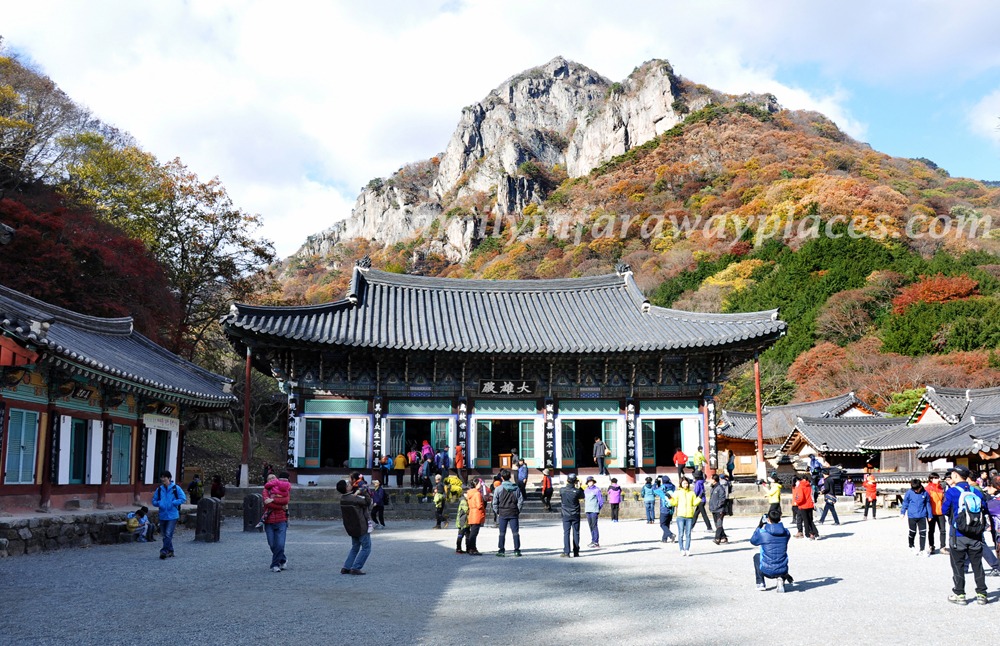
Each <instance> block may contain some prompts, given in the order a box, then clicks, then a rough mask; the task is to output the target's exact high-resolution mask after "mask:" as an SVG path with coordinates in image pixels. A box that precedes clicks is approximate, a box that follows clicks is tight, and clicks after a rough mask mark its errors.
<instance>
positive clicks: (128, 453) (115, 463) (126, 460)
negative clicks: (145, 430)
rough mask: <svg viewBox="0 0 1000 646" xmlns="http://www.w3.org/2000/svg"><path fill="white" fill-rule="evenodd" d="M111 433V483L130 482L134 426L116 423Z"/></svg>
mask: <svg viewBox="0 0 1000 646" xmlns="http://www.w3.org/2000/svg"><path fill="white" fill-rule="evenodd" d="M112 429H113V430H112V434H111V484H128V483H129V481H130V475H131V463H132V427H131V426H126V425H124V424H115V425H114V426H113V427H112Z"/></svg>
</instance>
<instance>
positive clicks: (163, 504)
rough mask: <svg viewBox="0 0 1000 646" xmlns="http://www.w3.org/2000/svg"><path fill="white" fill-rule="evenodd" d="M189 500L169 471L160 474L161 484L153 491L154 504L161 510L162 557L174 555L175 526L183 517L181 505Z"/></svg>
mask: <svg viewBox="0 0 1000 646" xmlns="http://www.w3.org/2000/svg"><path fill="white" fill-rule="evenodd" d="M185 502H187V496H185V495H184V490H183V489H181V488H180V487H178V486H177V485H176V484H174V482H173V475H171V474H170V472H169V471H164V472H163V473H161V474H160V486H159V487H157V488H156V492H155V493H153V506H154V507H156V508H158V509H159V510H160V514H159V517H160V533H162V534H163V547H162V548H161V549H160V558H161V559H165V558H167V557H168V556H173V555H174V528H175V527H176V526H177V519H178V518H180V517H181V512H180V509H181V505H183V504H184V503H185Z"/></svg>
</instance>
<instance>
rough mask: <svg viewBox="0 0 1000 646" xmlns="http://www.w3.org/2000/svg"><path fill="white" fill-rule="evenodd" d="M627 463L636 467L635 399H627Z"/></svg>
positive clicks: (630, 467)
mask: <svg viewBox="0 0 1000 646" xmlns="http://www.w3.org/2000/svg"><path fill="white" fill-rule="evenodd" d="M625 464H626V465H628V468H629V469H634V468H635V400H634V399H631V398H629V399H626V400H625Z"/></svg>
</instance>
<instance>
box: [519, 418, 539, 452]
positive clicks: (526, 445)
mask: <svg viewBox="0 0 1000 646" xmlns="http://www.w3.org/2000/svg"><path fill="white" fill-rule="evenodd" d="M518 430H519V435H520V438H519V439H520V442H519V444H520V446H521V457H522V458H524V459H525V460H526V461H527V460H534V459H535V422H534V421H532V420H529V419H522V420H521V421H520V422H519V423H518Z"/></svg>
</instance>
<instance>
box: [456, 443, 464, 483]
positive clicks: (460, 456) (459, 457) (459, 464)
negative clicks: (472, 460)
mask: <svg viewBox="0 0 1000 646" xmlns="http://www.w3.org/2000/svg"><path fill="white" fill-rule="evenodd" d="M464 468H465V449H464V448H462V445H461V444H456V445H455V474H456V475H457V476H458V477H459V478H461V477H462V469H464Z"/></svg>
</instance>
